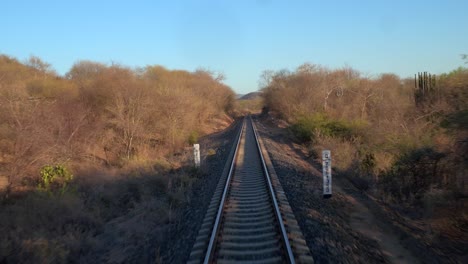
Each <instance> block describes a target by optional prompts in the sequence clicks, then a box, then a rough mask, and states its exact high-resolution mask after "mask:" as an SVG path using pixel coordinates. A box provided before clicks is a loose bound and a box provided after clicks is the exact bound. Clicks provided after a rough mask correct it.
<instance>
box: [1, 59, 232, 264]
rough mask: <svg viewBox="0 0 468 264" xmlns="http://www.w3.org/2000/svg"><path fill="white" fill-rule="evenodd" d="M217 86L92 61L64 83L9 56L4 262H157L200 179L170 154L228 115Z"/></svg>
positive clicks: (197, 76)
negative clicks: (168, 227)
mask: <svg viewBox="0 0 468 264" xmlns="http://www.w3.org/2000/svg"><path fill="white" fill-rule="evenodd" d="M221 81H222V79H221V78H220V77H218V76H214V75H213V74H212V73H210V72H208V71H204V70H198V71H196V72H187V71H181V70H168V69H165V68H164V67H161V66H146V67H144V68H141V69H130V68H128V67H125V66H121V65H105V64H101V63H96V62H91V61H79V62H77V63H75V64H74V65H73V67H72V68H71V69H70V71H69V72H68V73H67V74H66V76H65V77H62V76H58V75H57V74H56V73H55V72H54V71H53V70H52V69H51V67H50V65H49V64H47V63H45V62H43V61H42V60H41V59H39V58H37V57H31V58H30V59H29V60H28V61H27V62H25V63H21V62H19V61H17V60H16V59H14V58H11V57H8V56H5V55H1V56H0V184H2V183H3V185H4V186H0V187H4V188H2V190H1V191H2V192H1V193H0V194H1V200H0V206H1V207H2V208H1V212H2V213H1V214H0V222H1V223H2V225H1V228H0V233H2V234H3V236H2V238H1V239H0V262H4V261H6V262H31V263H33V262H34V263H41V262H44V263H45V262H47V263H49V262H53V263H65V262H67V263H68V262H70V261H74V262H95V261H96V257H97V256H99V262H101V261H102V262H125V261H129V260H131V261H136V262H141V261H143V262H148V261H149V260H154V259H156V258H157V254H158V252H155V251H156V250H157V248H148V247H152V246H154V245H155V242H154V241H155V239H156V240H157V239H158V238H161V234H162V233H164V232H165V231H164V228H165V227H164V225H165V224H167V223H168V221H169V220H170V219H172V218H173V217H174V213H173V212H172V211H173V210H174V208H177V207H179V206H180V205H181V204H183V203H184V201H185V200H186V195H188V193H189V190H190V188H191V187H190V186H191V184H192V182H193V181H194V180H195V179H196V176H198V175H199V174H198V172H197V171H193V170H192V168H191V162H190V160H189V157H188V156H186V155H182V154H179V155H178V156H177V157H172V154H173V153H175V152H176V153H184V151H181V150H183V148H184V147H186V146H188V144H189V143H194V142H195V141H197V140H198V136H199V135H200V136H201V135H203V134H204V133H205V132H206V131H207V130H209V129H207V128H210V127H212V126H213V125H216V124H218V123H216V122H218V121H217V119H219V118H222V119H226V116H227V115H226V114H229V113H230V112H231V111H232V108H233V105H234V93H233V92H232V91H231V89H230V88H229V87H227V86H226V85H224V84H223V83H222V82H221ZM228 119H229V118H228ZM46 165H51V166H46ZM72 174H73V175H72ZM151 219H152V220H151ZM125 240H129V241H125ZM109 241H112V243H111V244H109V243H110V242H109ZM156 244H157V243H156ZM124 251H125V253H124ZM141 252H145V255H141ZM134 254H140V255H138V256H136V255H134Z"/></svg>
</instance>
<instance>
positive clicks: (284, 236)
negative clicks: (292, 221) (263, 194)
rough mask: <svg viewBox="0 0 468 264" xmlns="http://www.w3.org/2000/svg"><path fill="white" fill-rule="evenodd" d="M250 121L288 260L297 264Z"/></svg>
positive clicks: (256, 136) (255, 133)
mask: <svg viewBox="0 0 468 264" xmlns="http://www.w3.org/2000/svg"><path fill="white" fill-rule="evenodd" d="M249 119H250V122H251V124H252V128H253V131H254V135H255V142H256V143H257V149H258V153H259V155H260V159H261V160H262V165H263V171H264V172H265V177H266V179H267V182H268V189H269V190H270V195H271V199H272V200H273V205H274V208H275V215H276V219H277V220H278V223H279V226H280V229H281V238H282V240H283V243H284V245H285V248H286V251H287V253H288V254H287V258H288V261H289V262H290V263H292V264H294V263H295V260H294V255H293V252H292V249H291V244H290V243H289V238H288V235H287V233H286V228H285V227H284V222H283V218H282V217H281V212H280V209H279V206H278V202H277V201H276V195H275V191H274V189H273V186H272V184H271V180H270V175H269V173H268V168H267V166H266V163H265V159H264V158H263V154H262V149H261V147H260V142H259V140H258V134H257V128H256V126H255V124H254V122H253V120H252V117H249Z"/></svg>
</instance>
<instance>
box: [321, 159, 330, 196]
mask: <svg viewBox="0 0 468 264" xmlns="http://www.w3.org/2000/svg"><path fill="white" fill-rule="evenodd" d="M322 172H323V198H330V197H331V196H332V174H331V152H330V150H323V151H322Z"/></svg>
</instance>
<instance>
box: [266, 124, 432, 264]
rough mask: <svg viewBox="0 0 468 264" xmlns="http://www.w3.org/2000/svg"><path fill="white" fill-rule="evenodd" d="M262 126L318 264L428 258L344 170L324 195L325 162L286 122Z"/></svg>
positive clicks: (409, 261)
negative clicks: (292, 137) (415, 249)
mask: <svg viewBox="0 0 468 264" xmlns="http://www.w3.org/2000/svg"><path fill="white" fill-rule="evenodd" d="M258 127H259V130H260V134H261V136H262V137H263V138H264V141H265V143H266V146H267V149H268V152H269V153H270V156H271V157H272V160H273V164H274V166H275V169H276V171H277V174H278V176H279V178H280V181H281V184H282V185H283V188H284V190H285V192H286V194H287V197H288V200H289V202H290V204H291V206H292V208H293V210H294V214H295V215H296V218H297V220H298V222H299V225H300V227H301V229H302V231H303V233H304V236H305V238H306V241H307V244H308V246H309V248H310V249H311V252H312V254H313V256H314V259H315V260H316V262H317V263H421V262H427V261H426V260H427V259H428V258H426V257H423V258H421V256H418V255H415V253H414V252H412V251H411V250H409V249H407V248H405V245H406V243H404V241H402V240H401V238H402V237H401V235H400V234H398V233H396V232H394V229H393V228H392V226H391V225H389V223H388V220H385V219H382V218H383V217H385V216H383V215H382V213H381V212H380V211H381V208H377V207H378V205H376V203H374V202H373V201H371V200H370V199H369V198H368V197H367V196H366V195H364V194H363V193H361V192H360V191H358V190H357V189H356V188H354V187H353V185H352V184H351V183H350V182H349V181H347V180H346V179H345V178H343V177H342V176H341V175H333V177H334V179H333V180H334V181H333V187H334V189H333V197H332V198H331V199H323V198H322V176H321V172H320V171H319V170H320V169H321V167H320V164H318V163H317V161H315V160H311V159H310V158H309V157H308V156H307V154H306V150H305V149H304V148H303V147H302V146H300V145H297V144H295V143H294V142H293V141H291V140H290V139H288V137H287V136H286V134H287V132H286V129H285V128H284V127H283V128H282V127H281V125H278V123H275V122H272V120H267V119H262V120H261V125H259V126H258ZM431 262H434V263H437V262H438V260H437V259H433V260H432V261H431Z"/></svg>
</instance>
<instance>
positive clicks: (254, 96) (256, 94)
mask: <svg viewBox="0 0 468 264" xmlns="http://www.w3.org/2000/svg"><path fill="white" fill-rule="evenodd" d="M261 95H262V92H252V93H248V94H245V95H242V96H240V97H239V100H253V99H257V98H259V97H260V96H261Z"/></svg>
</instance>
